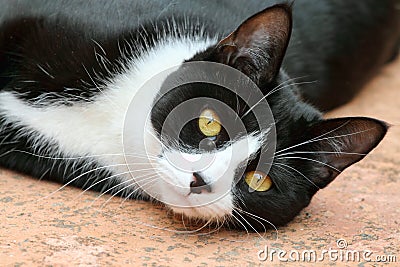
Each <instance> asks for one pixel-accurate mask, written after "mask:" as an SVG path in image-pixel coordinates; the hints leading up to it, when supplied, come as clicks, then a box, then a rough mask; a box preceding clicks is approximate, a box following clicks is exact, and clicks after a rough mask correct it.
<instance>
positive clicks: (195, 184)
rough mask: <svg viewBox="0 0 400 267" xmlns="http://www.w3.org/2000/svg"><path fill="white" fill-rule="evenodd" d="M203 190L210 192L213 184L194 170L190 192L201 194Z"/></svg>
mask: <svg viewBox="0 0 400 267" xmlns="http://www.w3.org/2000/svg"><path fill="white" fill-rule="evenodd" d="M203 190H205V191H207V192H209V193H210V192H211V185H209V184H207V183H206V182H205V181H204V179H203V177H202V176H201V175H200V174H199V173H197V172H194V173H193V180H192V181H191V182H190V193H194V194H201V192H202V191H203Z"/></svg>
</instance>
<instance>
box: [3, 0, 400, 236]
mask: <svg viewBox="0 0 400 267" xmlns="http://www.w3.org/2000/svg"><path fill="white" fill-rule="evenodd" d="M188 2H189V1H186V0H184V1H172V2H168V3H167V2H164V1H154V2H153V3H151V4H149V3H147V2H145V1H143V2H141V1H136V2H135V3H130V4H127V3H126V2H125V1H113V3H112V4H110V1H95V2H91V3H90V4H87V3H86V2H80V1H16V2H15V3H13V4H11V2H9V1H4V2H3V3H0V4H1V6H2V8H3V9H2V11H1V13H0V23H1V26H0V60H1V62H0V73H1V77H0V90H3V91H6V90H9V91H14V92H17V93H19V97H20V98H22V99H24V100H25V101H27V102H28V103H29V104H30V105H36V106H46V105H49V104H52V105H72V104H73V103H76V102H88V101H92V98H93V97H94V96H96V94H98V93H99V90H98V89H101V90H102V89H105V88H103V87H104V84H103V83H102V81H105V80H111V79H112V78H113V77H114V75H115V74H116V73H117V72H118V71H119V70H120V69H122V68H123V65H124V64H125V63H126V60H127V58H135V57H138V56H140V53H141V50H142V49H145V47H147V46H153V45H154V43H155V42H157V40H158V39H159V38H163V37H165V34H166V35H168V34H174V35H180V34H184V35H193V34H198V33H199V32H202V31H201V30H202V29H201V27H200V25H204V27H205V28H204V35H210V36H213V35H215V34H218V35H220V37H221V42H220V43H219V44H215V46H212V47H210V48H209V49H207V50H206V51H203V52H201V53H199V54H197V55H195V56H194V57H193V58H192V59H191V60H190V61H213V62H220V63H224V64H227V65H230V66H232V67H235V68H237V69H238V70H240V71H242V72H243V73H245V74H246V75H248V76H249V77H250V78H251V79H252V80H253V81H254V82H256V83H257V85H258V86H259V88H260V89H261V90H262V92H263V93H264V94H267V93H268V92H270V91H271V90H272V89H273V88H276V86H279V85H280V84H282V82H285V81H288V80H289V77H291V78H301V79H300V80H297V81H315V83H313V84H312V85H296V84H295V82H294V81H293V82H292V83H288V86H287V87H285V88H283V89H281V90H279V91H277V92H275V93H273V94H271V96H270V97H268V99H267V100H268V102H269V104H270V106H271V110H272V112H273V115H274V118H275V121H276V122H277V123H276V131H277V151H280V150H284V149H286V148H288V147H291V146H295V145H296V144H301V143H304V142H306V141H308V140H310V139H312V138H317V137H319V136H321V135H322V136H323V138H326V139H324V140H325V141H326V142H317V143H315V142H314V143H310V144H304V145H300V146H296V147H294V148H292V149H287V150H286V151H285V153H292V154H290V155H295V156H292V157H286V158H282V157H277V158H275V159H274V162H273V164H274V165H273V166H272V168H271V170H270V173H269V176H270V177H271V179H272V180H273V187H272V189H271V190H269V191H267V192H255V193H254V192H253V193H251V194H250V193H248V190H247V185H246V183H245V182H244V180H243V179H241V177H237V178H238V179H239V180H240V181H239V183H238V184H237V185H236V187H235V188H233V193H234V194H235V200H236V203H237V204H238V206H239V207H240V208H242V209H244V210H247V211H249V212H252V213H254V214H256V215H257V216H260V217H262V218H264V219H266V220H268V221H269V222H270V223H273V224H274V225H282V224H285V223H287V222H288V221H290V220H291V219H292V218H293V217H294V216H295V215H297V214H298V212H299V211H300V210H301V209H302V208H304V207H305V206H307V205H308V204H309V202H310V200H311V197H312V196H313V195H314V194H315V193H316V192H317V191H318V190H319V189H320V188H323V187H325V186H326V185H327V184H329V183H330V182H331V181H332V180H333V179H335V177H336V176H337V175H338V174H339V172H340V171H342V170H344V169H345V168H347V167H348V166H349V165H351V164H353V163H355V162H357V161H359V160H361V159H362V158H363V155H361V154H367V153H369V152H370V151H371V150H372V149H373V148H374V147H376V146H377V145H378V143H379V142H380V141H381V140H382V138H383V137H384V135H385V133H386V131H387V126H386V124H385V123H383V122H380V121H378V120H374V119H370V118H345V119H337V120H329V121H324V120H323V118H322V115H321V113H320V111H319V110H317V109H315V108H314V107H313V106H311V105H309V104H307V103H306V102H309V103H312V104H313V105H314V106H316V107H318V108H319V109H320V110H328V109H331V108H333V107H336V106H338V105H340V104H343V103H345V102H347V101H349V100H350V99H351V98H352V97H353V96H354V95H355V94H356V93H357V92H358V91H359V90H360V88H361V87H362V86H363V85H364V84H365V83H366V82H367V81H368V80H369V79H370V78H371V77H372V76H373V75H375V74H376V73H377V72H378V71H379V69H380V68H381V67H382V66H383V65H384V64H385V63H386V62H387V61H389V60H390V59H391V58H392V56H393V55H394V54H395V53H396V52H397V49H398V48H397V44H398V41H399V39H400V16H399V10H398V9H397V8H396V4H398V1H397V0H384V1H375V0H364V1H357V2H355V1H352V2H350V1H347V0H337V1H314V0H304V1H297V2H295V4H294V6H293V12H294V14H293V31H292V16H291V8H290V7H289V6H288V5H279V6H275V7H274V8H272V9H268V10H263V9H264V8H265V7H266V6H269V5H271V4H273V3H275V2H276V1H266V2H264V1H243V2H242V4H240V3H239V2H236V1H226V2H225V1H222V2H218V3H217V2H215V1H190V3H188ZM261 2H262V3H261ZM244 3H245V5H243V4H244ZM243 6H246V7H247V9H245V8H243ZM32 7H33V8H32ZM74 9H77V11H76V13H74V12H71V10H74ZM30 10H31V11H30ZM32 10H33V11H32ZM261 10H263V11H262V12H261V13H258V14H259V15H260V16H261V17H264V16H265V15H266V14H268V15H273V16H272V19H279V21H280V22H281V21H283V22H286V23H280V24H279V25H281V27H279V26H278V28H277V29H272V28H271V27H267V31H268V32H267V33H268V34H269V36H272V37H273V38H272V42H270V43H269V44H267V46H261V47H257V49H258V48H260V49H259V50H258V51H262V52H261V53H260V54H258V55H257V57H254V53H249V50H251V49H252V46H251V45H253V44H258V42H255V41H257V40H255V41H254V42H250V43H251V45H250V48H249V50H246V49H247V48H248V47H245V49H242V50H241V48H243V42H241V41H243V40H249V39H248V37H249V36H250V37H252V35H251V32H250V33H249V31H251V27H249V28H247V27H244V26H243V25H245V23H254V22H253V20H252V18H254V17H251V18H250V19H249V20H247V21H246V22H245V23H244V24H241V23H242V22H243V21H245V19H246V18H247V17H250V15H253V14H255V13H257V12H259V11H261ZM272 12H275V13H272ZM282 12H283V13H284V15H282ZM278 13H279V14H278ZM176 14H187V15H189V20H190V21H191V23H190V25H191V26H190V27H186V25H187V24H185V23H187V21H186V20H184V19H180V18H179V17H180V16H179V15H176ZM172 15H173V16H174V17H175V19H174V21H175V23H176V24H175V27H177V28H180V29H183V30H182V31H180V32H178V33H174V32H171V31H170V28H168V26H167V25H168V23H167V21H171V16H172ZM222 18H223V19H222ZM268 19H271V18H268ZM240 24H241V25H242V26H241V27H242V28H241V27H239V28H238V30H236V31H234V29H235V28H237V27H238V26H239V25H240ZM245 26H246V25H245ZM252 26H254V25H252ZM255 27H258V26H257V25H256V26H255ZM243 29H244V30H243ZM165 31H167V32H166V33H164V32H165ZM232 31H234V33H235V34H234V35H232V36H231V37H232V38H231V39H230V38H227V39H222V38H223V37H224V36H227V35H228V34H229V33H230V32H232ZM291 32H293V33H292V34H291ZM249 34H250V35H249ZM290 36H291V37H292V39H291V41H290V42H289V38H290ZM256 37H259V36H256ZM256 37H254V38H256ZM240 38H241V39H240ZM250 40H252V39H251V38H250ZM232 42H233V43H235V45H236V47H235V49H237V50H234V51H232V50H231V49H226V45H227V44H228V45H229V44H230V43H232ZM286 48H287V51H286ZM250 52H253V51H250ZM285 52H286V56H285V57H284V54H285ZM228 53H229V56H228V55H227V54H228ZM231 55H235V57H234V58H235V60H234V61H231V60H230V59H231V58H232V57H231ZM266 62H269V63H270V64H266ZM281 63H283V65H282V68H281ZM38 66H40V67H38ZM90 88H96V90H93V89H90ZM299 92H300V93H301V96H300V93H299ZM43 95H46V98H45V100H43V99H42V98H39V96H43ZM196 96H208V97H212V98H215V99H218V100H222V101H223V102H225V103H227V104H228V105H229V106H231V107H232V108H233V109H236V108H237V107H239V110H238V114H239V115H241V114H244V113H245V112H246V111H247V110H248V108H249V107H248V106H246V105H245V104H244V103H242V102H240V103H237V98H236V97H235V96H234V95H232V94H230V93H227V92H225V91H224V89H223V88H218V87H215V86H211V85H204V84H191V85H188V86H184V87H182V88H177V89H176V90H174V91H172V92H171V93H170V94H169V95H167V96H165V98H163V99H161V100H160V101H159V102H157V103H155V108H154V109H153V112H152V122H153V124H154V125H155V127H156V130H158V131H159V130H160V128H161V125H162V123H163V122H164V121H165V117H166V114H168V113H169V111H171V110H172V109H173V108H174V107H175V106H176V105H178V104H179V102H182V101H184V100H186V99H191V98H193V97H196ZM39 99H41V100H40V101H39ZM303 99H304V100H305V101H303ZM196 108H197V109H200V108H202V107H195V108H194V112H196ZM252 118H253V117H252V114H250V115H249V116H248V117H246V118H245V119H244V124H245V125H246V128H247V131H248V132H252V131H255V130H258V129H257V126H256V125H253V124H252ZM174 122H175V123H177V122H179V118H175V120H174ZM193 123H194V122H193ZM193 123H192V124H190V123H189V124H188V125H187V127H185V128H184V129H183V131H182V133H181V135H180V136H179V137H180V141H181V144H182V143H183V144H185V145H187V146H192V147H196V146H197V145H198V143H199V141H200V140H202V139H203V138H204V136H202V135H201V134H200V133H199V132H198V131H197V130H196V126H195V124H193ZM0 126H1V129H2V133H1V136H2V140H3V141H2V143H1V144H0V152H1V157H0V164H1V165H3V166H5V167H8V168H12V169H15V170H18V171H22V172H25V173H28V174H31V175H33V176H36V177H40V178H46V179H52V180H56V181H60V182H63V183H67V182H69V181H70V180H71V179H72V178H74V177H76V171H77V170H78V172H80V173H85V171H87V170H91V169H95V168H97V167H98V165H97V163H96V160H95V159H91V161H89V162H88V161H87V160H83V159H71V160H60V161H54V160H50V159H46V158H38V157H35V156H32V155H30V154H29V153H38V151H37V150H35V151H34V150H33V149H32V144H31V143H30V140H28V139H27V138H24V137H20V135H19V133H20V132H21V131H25V130H26V129H23V128H20V127H18V126H16V125H8V124H6V123H5V122H4V120H1V124H0ZM171 128H172V129H173V128H175V127H174V126H172V127H171ZM330 131H332V132H330ZM356 132H360V133H359V134H356V135H353V134H354V133H356ZM238 134H243V133H238ZM333 136H338V137H336V138H335V142H338V143H339V145H340V146H341V151H342V154H340V153H338V154H324V153H317V154H308V153H307V152H311V151H331V152H335V148H336V145H337V144H335V143H332V142H333V138H332V137H333ZM230 140H231V137H228V136H227V134H225V133H224V132H223V134H222V135H220V136H219V137H218V138H217V140H215V142H216V145H217V146H216V147H217V148H219V147H221V146H223V145H224V144H226V142H228V141H230ZM77 141H83V142H84V140H77ZM54 146H55V144H51V143H47V144H43V147H42V148H41V149H43V150H44V151H46V152H48V151H51V149H52V148H54ZM21 151H22V152H25V153H22V152H21ZM39 152H40V151H39ZM259 153H260V151H259ZM352 153H354V154H352ZM61 156H62V155H61ZM299 157H303V158H304V157H307V158H308V159H309V160H304V159H300V158H299ZM257 160H258V158H255V159H254V160H252V162H251V164H249V165H248V166H247V170H248V171H250V170H253V169H252V168H254V166H255V165H256V163H257ZM316 161H320V163H318V162H316ZM321 162H322V163H321ZM88 163H89V164H88ZM328 165H330V167H328ZM285 166H286V167H285ZM287 166H290V168H287ZM332 167H333V168H332ZM109 175H110V174H109V173H108V172H107V171H106V170H104V171H99V172H94V173H91V174H90V175H89V174H88V175H84V176H82V177H81V179H78V180H76V181H74V182H73V183H72V185H76V186H79V187H82V188H89V187H90V186H91V184H94V183H96V182H99V183H98V184H97V185H96V186H94V187H91V189H95V190H98V191H106V190H107V188H111V187H113V186H114V184H111V185H110V184H108V183H106V182H101V181H102V180H103V179H105V178H106V177H108V176H109ZM306 177H307V178H308V179H305V178H306ZM309 179H311V180H309ZM111 193H112V192H111ZM122 194H123V193H122ZM242 216H244V217H246V218H247V220H249V221H250V222H251V223H252V225H253V227H254V228H262V227H264V226H269V224H268V223H266V222H261V223H260V222H258V221H257V220H256V219H254V218H252V217H251V216H250V217H249V216H247V215H245V214H242Z"/></svg>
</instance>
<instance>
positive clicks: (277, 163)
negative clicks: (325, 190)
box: [273, 162, 321, 189]
mask: <svg viewBox="0 0 400 267" xmlns="http://www.w3.org/2000/svg"><path fill="white" fill-rule="evenodd" d="M273 165H275V166H277V165H281V166H277V167H278V168H282V169H284V170H285V171H287V172H289V171H288V170H286V169H285V168H284V167H286V168H289V169H291V170H293V171H295V172H297V173H298V174H300V175H301V176H303V177H304V178H305V179H306V180H307V181H309V182H310V183H311V184H312V185H314V186H315V187H316V188H318V189H321V188H320V187H319V186H318V185H316V184H315V183H314V182H313V181H311V179H309V178H308V177H307V176H305V175H304V174H303V173H302V172H300V171H299V170H297V169H296V168H293V167H291V166H289V165H287V164H283V163H279V162H275V163H274V164H273ZM282 166H283V167H282Z"/></svg>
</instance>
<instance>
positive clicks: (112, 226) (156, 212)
mask: <svg viewBox="0 0 400 267" xmlns="http://www.w3.org/2000/svg"><path fill="white" fill-rule="evenodd" d="M358 115H362V116H373V117H376V118H379V119H382V120H386V121H388V122H390V123H391V124H393V125H394V126H393V127H392V128H391V130H390V133H389V134H388V136H387V138H386V139H385V140H384V141H383V143H382V144H381V145H380V146H379V147H378V148H377V149H376V150H375V151H374V152H373V153H372V154H371V155H370V156H368V157H367V158H366V159H365V160H364V161H362V162H361V163H359V164H356V165H355V166H353V167H351V168H350V169H348V170H347V171H346V172H344V173H343V174H342V175H341V176H340V177H339V178H338V179H337V180H336V181H335V182H334V183H333V184H331V185H330V186H329V187H328V188H326V189H325V190H323V191H321V192H319V193H318V194H317V195H316V196H315V197H314V199H313V201H312V203H311V205H310V206H309V207H308V208H307V209H305V210H304V211H303V212H302V213H301V214H300V215H299V216H298V217H297V218H296V219H295V220H294V221H293V222H292V223H290V224H289V225H288V226H286V227H283V228H280V229H279V232H278V236H277V237H276V233H275V232H268V233H267V234H262V236H261V237H260V236H259V235H257V234H254V233H253V234H247V233H246V232H238V231H229V230H220V231H219V232H217V233H212V234H208V232H209V231H212V229H208V228H207V229H203V230H202V231H200V232H199V233H197V234H196V233H194V234H180V233H176V232H174V230H181V231H184V230H185V227H184V226H183V225H182V222H181V221H180V220H179V219H178V218H174V217H172V216H171V215H169V214H167V212H166V211H165V210H164V209H163V208H162V207H157V206H154V205H152V204H150V203H146V202H140V201H127V202H125V203H123V204H122V205H121V199H118V198H114V199H112V200H110V201H109V202H108V203H107V204H106V205H104V206H103V204H104V203H105V202H107V200H108V197H109V196H104V197H101V198H100V199H97V201H95V200H96V196H97V195H96V194H95V193H91V192H89V193H85V194H81V191H80V190H79V189H75V188H71V187H67V188H64V189H62V190H60V191H58V192H56V193H53V192H55V191H56V190H57V189H58V188H59V187H60V186H59V185H58V184H53V183H50V182H44V181H37V180H34V179H31V178H29V177H26V176H23V175H20V174H17V173H14V172H11V171H8V170H0V194H1V195H0V220H1V224H0V266H45V265H48V266H50V265H51V266H78V265H80V266H96V265H98V266H108V265H114V266H121V265H132V266H183V265H190V266H207V265H209V266H255V265H259V264H261V265H267V264H270V258H269V259H267V261H266V262H261V261H259V259H258V252H259V251H260V250H261V249H264V248H265V246H268V249H269V252H271V250H272V249H275V250H277V249H281V250H286V251H287V252H288V253H289V252H290V251H291V250H297V251H298V252H299V253H300V254H301V253H303V252H304V250H314V251H315V252H316V253H317V255H318V256H321V254H322V253H323V250H328V251H329V249H331V256H332V258H331V259H332V260H330V258H329V255H327V254H325V260H324V261H323V262H319V263H313V264H312V265H313V266H315V265H321V266H322V265H327V264H331V265H335V264H336V265H353V264H354V265H359V266H371V265H380V264H381V263H366V260H364V259H363V258H362V259H361V260H360V262H357V263H350V262H347V261H346V256H344V257H342V259H340V257H339V259H337V260H336V261H333V260H334V259H335V257H336V256H340V254H346V253H345V252H348V251H349V250H352V251H356V252H357V253H362V252H366V253H367V254H366V255H365V256H367V258H370V259H371V260H375V259H376V256H380V255H396V256H397V264H399V263H400V241H399V240H400V230H399V228H400V209H399V206H400V193H399V188H400V138H399V137H400V60H398V61H397V62H395V63H394V64H392V65H390V66H388V67H387V68H386V69H385V70H383V71H382V73H381V75H380V76H379V77H377V78H376V79H375V80H374V81H372V82H371V83H370V84H369V86H368V87H367V88H366V89H365V90H364V91H363V92H362V94H361V95H360V96H359V97H358V98H357V99H356V100H355V101H353V102H352V103H351V104H349V105H347V106H345V107H343V108H341V109H339V110H336V111H335V112H333V113H331V114H329V116H330V117H335V116H358ZM160 228H166V229H165V230H161V229H160ZM192 229H195V228H192ZM337 240H341V241H340V242H341V243H340V242H339V245H340V246H343V244H344V240H345V241H346V242H347V247H341V248H343V249H339V247H338V245H337ZM344 245H345V244H344ZM334 250H338V251H337V253H338V254H335V251H334ZM368 251H371V253H372V255H371V254H369V253H368ZM291 253H292V254H291V255H292V258H296V257H297V254H296V252H291ZM335 255H336V256H335ZM261 256H265V254H261ZM281 256H282V257H283V258H284V259H288V258H289V255H288V254H286V255H283V254H282V255H281ZM361 256H362V255H361ZM300 260H301V257H300ZM273 262H274V263H275V264H278V265H279V264H283V263H282V262H281V261H280V260H279V259H278V258H277V254H275V255H274V260H273ZM300 262H301V261H300ZM301 265H305V263H301ZM393 266H396V264H395V263H393Z"/></svg>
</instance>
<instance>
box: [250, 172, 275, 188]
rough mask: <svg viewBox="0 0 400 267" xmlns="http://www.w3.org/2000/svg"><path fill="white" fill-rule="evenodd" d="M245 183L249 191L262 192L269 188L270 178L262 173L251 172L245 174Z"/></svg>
mask: <svg viewBox="0 0 400 267" xmlns="http://www.w3.org/2000/svg"><path fill="white" fill-rule="evenodd" d="M244 178H245V181H246V183H247V184H248V185H249V187H250V191H258V192H264V191H267V190H269V189H270V188H271V186H272V180H271V178H270V177H269V176H268V175H266V174H265V173H263V172H260V171H251V172H248V173H246V174H245V177H244Z"/></svg>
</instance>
